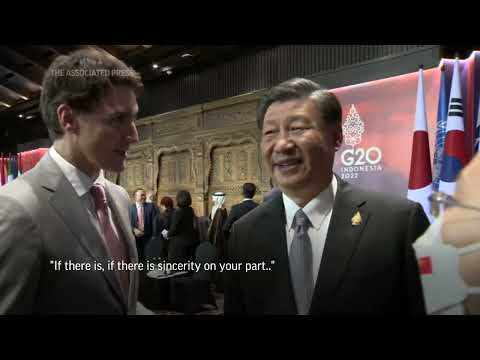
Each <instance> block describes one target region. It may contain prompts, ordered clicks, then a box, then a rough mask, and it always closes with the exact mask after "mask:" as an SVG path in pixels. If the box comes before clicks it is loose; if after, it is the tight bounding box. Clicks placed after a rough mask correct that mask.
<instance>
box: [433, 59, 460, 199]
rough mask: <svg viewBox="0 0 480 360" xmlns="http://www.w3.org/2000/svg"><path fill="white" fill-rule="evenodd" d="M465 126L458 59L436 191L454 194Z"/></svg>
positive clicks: (455, 64) (454, 71)
mask: <svg viewBox="0 0 480 360" xmlns="http://www.w3.org/2000/svg"><path fill="white" fill-rule="evenodd" d="M466 162H467V157H466V153H465V126H464V121H463V101H462V90H461V84H460V71H459V64H458V59H456V60H455V63H454V65H453V78H452V87H451V90H450V100H449V105H448V116H447V131H446V135H445V148H444V151H443V162H442V169H441V171H440V183H439V186H438V189H439V190H440V191H443V192H445V193H447V194H449V195H453V193H454V192H455V185H456V179H457V176H458V174H459V172H460V170H461V169H462V168H463V167H464V166H465V164H466Z"/></svg>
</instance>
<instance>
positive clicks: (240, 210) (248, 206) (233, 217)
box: [223, 183, 258, 241]
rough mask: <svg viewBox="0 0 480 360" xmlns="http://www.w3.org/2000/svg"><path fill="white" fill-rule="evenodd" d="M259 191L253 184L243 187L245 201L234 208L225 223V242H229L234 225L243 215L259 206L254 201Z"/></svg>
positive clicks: (246, 184)
mask: <svg viewBox="0 0 480 360" xmlns="http://www.w3.org/2000/svg"><path fill="white" fill-rule="evenodd" d="M256 191H257V187H256V186H255V184H252V183H245V184H243V186H242V194H243V200H242V202H241V203H240V204H236V205H233V206H232V209H231V210H230V214H229V215H228V217H227V221H225V225H224V226H223V233H224V236H225V240H226V241H228V237H229V235H230V228H231V227H232V225H233V223H234V222H235V221H237V220H238V219H240V218H241V217H242V216H243V215H245V214H246V213H248V212H249V211H251V210H253V209H255V208H256V207H257V206H258V204H257V203H256V202H255V201H253V197H254V196H255V192H256Z"/></svg>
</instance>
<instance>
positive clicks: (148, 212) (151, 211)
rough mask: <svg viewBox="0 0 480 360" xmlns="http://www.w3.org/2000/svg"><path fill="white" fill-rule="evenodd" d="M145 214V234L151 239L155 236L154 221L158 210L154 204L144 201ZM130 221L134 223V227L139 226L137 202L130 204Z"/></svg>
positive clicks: (146, 237) (145, 236)
mask: <svg viewBox="0 0 480 360" xmlns="http://www.w3.org/2000/svg"><path fill="white" fill-rule="evenodd" d="M143 215H144V220H143V224H144V225H145V226H144V227H145V229H144V235H143V236H144V238H145V239H150V238H151V237H152V236H153V223H154V220H155V216H156V215H157V210H156V208H155V206H154V204H152V203H144V208H143ZM130 223H131V224H132V228H133V227H136V228H138V214H137V205H136V204H135V203H134V204H131V205H130Z"/></svg>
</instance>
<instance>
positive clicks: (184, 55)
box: [180, 53, 193, 58]
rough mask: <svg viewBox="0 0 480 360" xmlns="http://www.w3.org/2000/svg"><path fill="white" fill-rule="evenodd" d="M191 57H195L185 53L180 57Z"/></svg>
mask: <svg viewBox="0 0 480 360" xmlns="http://www.w3.org/2000/svg"><path fill="white" fill-rule="evenodd" d="M190 56H193V55H192V54H190V53H185V54H182V55H180V57H182V58H186V57H190Z"/></svg>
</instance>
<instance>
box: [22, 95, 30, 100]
mask: <svg viewBox="0 0 480 360" xmlns="http://www.w3.org/2000/svg"><path fill="white" fill-rule="evenodd" d="M20 98H22V99H23V100H28V97H26V96H23V95H20Z"/></svg>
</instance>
